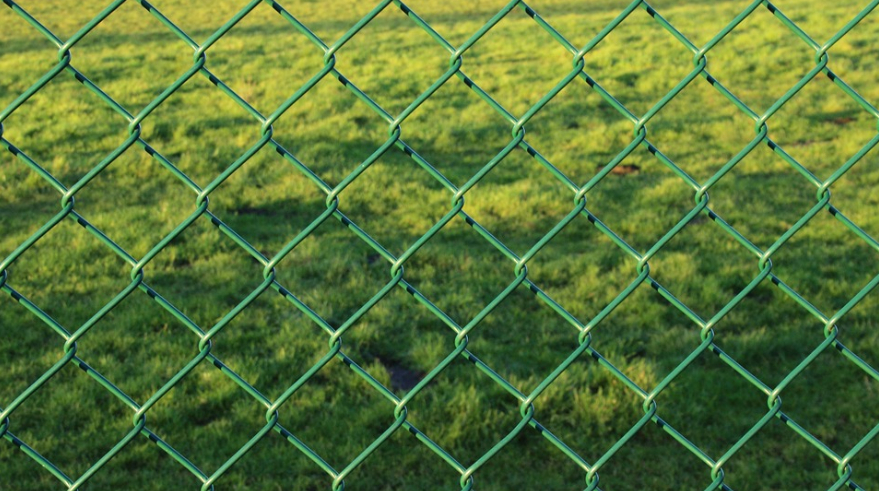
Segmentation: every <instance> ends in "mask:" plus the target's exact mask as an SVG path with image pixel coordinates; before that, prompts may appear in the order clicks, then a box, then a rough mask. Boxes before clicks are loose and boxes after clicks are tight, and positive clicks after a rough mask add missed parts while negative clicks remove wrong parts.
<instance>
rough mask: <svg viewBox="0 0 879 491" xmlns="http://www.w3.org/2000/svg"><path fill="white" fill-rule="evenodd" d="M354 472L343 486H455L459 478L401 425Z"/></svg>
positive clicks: (389, 487)
mask: <svg viewBox="0 0 879 491" xmlns="http://www.w3.org/2000/svg"><path fill="white" fill-rule="evenodd" d="M418 430H424V431H425V434H426V435H427V437H428V438H430V437H431V436H432V434H431V432H430V430H429V429H427V430H425V429H424V428H421V427H418ZM493 462H494V461H492V463H493ZM490 466H491V464H489V468H490ZM354 472H355V473H354V474H353V475H352V477H351V478H350V479H347V480H346V482H345V489H357V490H361V491H370V490H373V489H382V490H385V489H387V490H391V489H421V488H427V489H447V488H448V489H456V488H457V487H458V481H459V480H460V478H461V475H460V474H459V473H458V472H457V471H456V470H455V469H454V468H452V466H450V465H449V464H448V463H446V462H445V461H444V460H443V459H442V457H440V456H439V455H437V454H436V453H434V452H433V451H431V449H430V448H428V447H427V445H425V444H423V443H421V442H420V441H418V440H417V439H416V437H415V435H414V434H413V433H411V432H410V431H408V430H407V429H406V428H405V427H404V428H400V429H399V430H397V432H396V433H394V434H393V435H392V436H391V437H390V438H388V440H387V442H386V443H385V444H384V445H382V446H380V447H379V448H378V449H377V450H376V451H375V453H373V454H372V455H371V456H370V458H369V459H367V460H366V461H364V463H363V465H361V466H360V467H358V468H357V470H356V471H354ZM325 481H329V478H327V479H326V480H325ZM482 484H486V483H485V482H484V481H483V480H480V489H489V488H486V487H485V486H482ZM324 485H325V484H324ZM349 486H350V488H349Z"/></svg>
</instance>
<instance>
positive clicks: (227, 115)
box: [142, 75, 260, 188]
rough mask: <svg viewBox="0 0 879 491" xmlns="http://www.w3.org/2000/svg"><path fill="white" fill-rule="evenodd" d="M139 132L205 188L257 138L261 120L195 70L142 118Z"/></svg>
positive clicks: (257, 139)
mask: <svg viewBox="0 0 879 491" xmlns="http://www.w3.org/2000/svg"><path fill="white" fill-rule="evenodd" d="M142 127H143V135H142V138H143V139H144V140H145V141H146V142H147V143H148V144H150V145H151V146H152V147H153V148H154V149H155V150H156V151H157V152H159V153H160V154H161V155H162V156H164V157H165V158H166V159H168V160H170V161H171V162H172V163H173V164H174V165H175V166H176V167H177V168H178V169H179V170H180V171H182V172H183V173H184V174H186V175H187V176H189V178H190V179H192V180H193V181H194V182H195V183H196V184H197V185H198V186H201V187H202V188H204V187H205V186H207V185H208V184H209V183H210V182H211V181H213V180H214V178H216V177H217V176H218V175H220V174H221V173H222V172H223V171H224V170H226V168H227V167H228V166H229V165H230V164H232V162H234V161H235V160H237V159H238V158H239V157H241V156H242V155H243V154H244V152H245V151H246V150H247V149H249V148H250V147H252V146H253V145H254V144H256V142H257V141H259V138H260V124H259V122H258V121H257V120H256V119H255V118H254V117H253V116H251V115H250V114H248V113H247V112H246V111H245V110H244V109H242V108H241V107H240V106H239V105H238V104H236V103H235V101H234V100H233V99H232V98H230V97H228V96H226V95H225V94H223V93H222V92H221V91H220V90H219V89H217V88H216V87H215V86H214V85H212V84H211V83H210V82H209V81H208V80H206V79H205V78H204V77H202V76H200V75H195V76H193V78H191V79H190V80H189V81H188V82H187V83H185V84H183V86H182V87H180V89H178V90H177V92H175V93H174V94H173V95H171V97H169V98H168V99H167V100H166V101H165V102H164V103H163V104H161V105H160V106H159V107H158V108H157V109H156V110H155V111H153V112H152V113H151V114H150V115H149V116H148V117H147V118H146V119H145V120H144V122H143V123H142Z"/></svg>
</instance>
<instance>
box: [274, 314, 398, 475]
mask: <svg viewBox="0 0 879 491" xmlns="http://www.w3.org/2000/svg"><path fill="white" fill-rule="evenodd" d="M355 329H356V327H355ZM342 343H343V346H344V337H343V341H342ZM342 352H343V353H344V352H345V349H344V348H343V349H342ZM353 361H354V363H357V364H358V365H359V366H360V367H361V368H362V369H363V370H365V371H366V372H367V373H369V374H370V375H372V376H373V377H375V378H377V379H378V381H379V382H381V383H382V384H383V385H385V386H387V382H388V380H387V379H386V378H385V377H384V374H383V373H382V372H383V371H382V369H381V366H380V365H378V364H377V363H375V362H373V363H363V364H361V363H360V361H359V360H357V359H354V360H353ZM382 379H384V380H382ZM279 414H280V420H279V422H280V423H281V425H282V426H284V428H286V429H287V430H288V431H290V432H291V433H293V434H294V435H295V436H296V437H297V438H299V439H300V440H301V441H302V442H303V443H304V444H305V445H307V446H308V447H309V448H310V449H311V450H312V451H314V452H316V453H317V454H318V455H320V456H321V457H322V458H323V459H324V460H325V461H326V462H327V463H329V464H330V465H331V466H333V468H334V469H336V470H337V471H341V470H342V469H343V468H345V467H346V466H347V465H348V464H349V463H350V462H351V461H353V460H354V459H355V458H356V457H357V456H358V455H359V454H360V453H361V452H362V451H363V450H364V449H366V447H368V446H369V445H370V444H372V442H373V441H375V440H376V439H377V438H379V436H380V435H381V434H382V433H383V432H384V431H385V430H386V429H387V428H388V427H389V426H391V424H392V423H393V422H394V406H393V404H391V403H390V402H389V401H388V400H387V399H386V398H385V397H383V396H382V394H381V393H380V392H378V390H376V389H374V388H373V387H372V386H370V385H369V384H368V383H367V382H366V380H365V379H363V378H362V377H361V376H360V375H359V374H357V373H355V372H354V371H353V370H352V369H351V368H349V367H348V365H347V364H346V363H344V362H343V361H342V360H341V359H339V358H338V357H336V358H334V359H332V360H330V361H329V363H327V364H326V365H325V366H324V367H323V368H322V369H321V370H320V371H318V372H317V373H316V374H315V375H314V376H313V377H312V378H311V379H310V380H309V381H308V382H307V383H306V384H305V385H303V386H302V387H301V388H300V389H299V390H298V391H297V392H296V393H295V394H294V395H293V396H292V397H291V398H290V399H289V400H288V401H287V403H286V404H285V405H283V406H281V408H280V410H279ZM342 427H343V428H344V431H345V438H344V439H336V438H332V437H331V436H330V435H333V434H334V433H336V432H337V431H339V429H340V428H342ZM397 431H405V430H404V429H402V428H401V429H398V430H397ZM386 443H387V442H386ZM371 460H372V457H369V458H367V460H366V462H370V461H371ZM358 471H359V469H358V470H355V471H354V472H353V473H352V474H351V478H350V480H351V481H352V483H353V482H357V481H360V480H361V478H360V477H359V476H360V474H359V473H358ZM326 479H327V482H329V481H330V479H329V478H326ZM346 488H347V486H346Z"/></svg>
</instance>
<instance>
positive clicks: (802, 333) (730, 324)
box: [714, 279, 823, 387]
mask: <svg viewBox="0 0 879 491" xmlns="http://www.w3.org/2000/svg"><path fill="white" fill-rule="evenodd" d="M714 332H715V333H716V335H717V338H716V339H715V344H717V345H718V346H720V348H721V349H723V350H724V351H725V352H726V353H727V354H728V355H730V356H731V357H733V358H734V359H735V360H736V361H738V363H739V364H741V365H742V366H743V367H745V369H747V370H748V371H749V372H751V373H752V374H754V375H755V376H756V377H758V378H759V379H760V380H762V381H763V382H764V383H765V384H767V385H768V386H770V387H774V386H775V385H776V384H778V383H780V382H781V381H782V380H783V379H784V377H786V376H787V375H788V373H790V371H791V370H793V369H794V368H795V367H796V366H797V365H798V364H799V363H800V362H801V361H803V359H805V358H806V357H807V356H809V353H811V352H812V350H813V349H814V348H815V346H817V345H818V343H820V341H821V339H822V338H823V335H822V332H823V323H822V322H819V321H818V319H816V318H815V317H814V316H813V315H812V314H811V313H809V312H808V311H807V310H806V309H804V308H803V307H802V306H800V305H799V304H798V303H796V302H795V301H794V300H793V299H791V298H790V297H789V296H788V294H787V293H785V292H784V291H782V290H781V289H780V288H779V287H777V286H776V285H775V284H774V283H773V282H772V280H771V279H766V280H765V281H764V283H761V284H760V285H759V286H757V287H756V288H755V289H754V290H753V291H752V292H751V293H750V294H749V295H748V296H747V297H745V299H744V300H743V301H742V303H741V304H740V305H739V306H738V307H736V308H735V309H733V310H732V312H730V313H729V314H728V315H727V316H726V317H725V318H724V319H723V320H721V321H720V322H719V323H718V324H717V325H716V326H715V327H714Z"/></svg>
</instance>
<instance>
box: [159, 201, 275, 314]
mask: <svg viewBox="0 0 879 491" xmlns="http://www.w3.org/2000/svg"><path fill="white" fill-rule="evenodd" d="M262 269H263V268H262V265H260V264H259V263H258V262H256V260H255V259H253V257H252V256H250V255H249V254H248V253H247V252H246V251H244V250H243V249H242V248H240V247H239V246H238V245H237V244H235V242H233V241H232V239H231V238H229V237H227V236H226V235H225V234H223V233H222V232H220V231H218V230H217V228H216V227H214V226H213V225H212V224H211V223H210V222H209V221H208V219H207V218H206V217H200V218H198V219H197V220H196V221H195V222H194V223H193V224H192V225H190V227H189V228H187V229H186V230H185V231H184V232H183V233H182V234H180V235H179V236H177V238H176V239H175V240H173V241H171V243H170V244H168V245H167V246H166V247H165V248H164V249H163V250H162V252H161V253H159V255H157V256H156V257H155V258H154V259H153V260H152V261H151V262H150V263H148V264H147V265H146V267H145V268H144V275H145V278H144V281H146V282H147V283H148V284H149V285H150V286H151V287H153V288H154V289H155V290H156V291H157V292H158V293H159V295H162V296H163V297H164V298H165V299H166V300H168V301H169V302H170V303H171V304H172V305H174V306H175V307H176V308H177V309H179V310H181V311H182V312H183V313H184V314H185V315H186V316H187V317H189V318H190V319H191V320H192V321H193V322H195V323H196V324H197V325H198V326H200V327H201V328H202V329H203V330H205V331H207V330H208V329H210V328H211V327H213V326H214V325H215V324H216V323H217V322H219V321H220V319H221V318H222V317H223V316H225V315H226V313H228V312H229V311H231V310H232V309H233V308H234V307H235V306H237V305H238V304H239V303H240V302H241V301H242V300H244V299H245V297H247V296H248V295H249V294H250V293H251V292H253V291H254V290H255V289H256V288H257V287H258V286H259V285H260V283H262V281H263V277H262ZM195 292H211V295H210V296H204V295H195V294H194V293H195ZM268 293H269V292H268V291H266V292H264V294H268Z"/></svg>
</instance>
